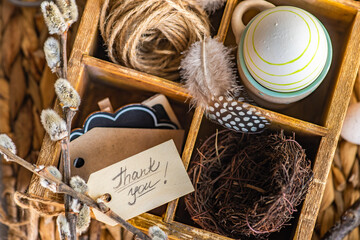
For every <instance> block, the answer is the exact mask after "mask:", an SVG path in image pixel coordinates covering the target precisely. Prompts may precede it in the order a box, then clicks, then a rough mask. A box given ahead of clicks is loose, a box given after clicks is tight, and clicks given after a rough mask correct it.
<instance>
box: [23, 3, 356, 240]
mask: <svg viewBox="0 0 360 240" xmlns="http://www.w3.org/2000/svg"><path fill="white" fill-rule="evenodd" d="M349 1H350V0H349ZM270 2H272V3H274V4H275V5H292V6H297V7H300V8H303V9H305V10H307V11H309V12H311V13H312V14H314V15H315V16H316V17H318V18H319V19H320V20H321V21H322V22H323V24H324V25H325V27H326V28H327V30H328V32H329V34H330V37H331V39H332V44H333V52H334V54H333V62H332V65H331V68H330V71H329V73H328V75H327V77H326V79H325V80H324V82H323V83H322V84H321V86H320V87H319V88H318V89H317V90H316V91H315V92H314V93H313V94H312V95H310V96H309V97H308V98H306V99H304V100H302V101H300V102H298V103H296V104H294V105H293V107H291V108H289V109H287V110H282V111H270V110H266V109H265V110H264V111H265V113H266V115H267V117H268V118H269V119H271V120H272V125H271V129H273V130H274V131H279V130H280V129H285V131H287V132H288V133H290V132H295V133H296V139H297V140H298V141H299V142H300V143H301V144H302V145H303V146H304V148H305V149H306V152H307V155H308V157H309V158H310V159H311V161H312V166H313V172H314V178H313V182H312V184H311V187H310V189H309V191H308V193H307V195H306V198H305V200H304V202H303V204H302V206H301V207H300V208H299V211H298V213H297V214H296V215H295V218H294V220H293V221H292V222H291V225H289V226H287V227H285V228H284V229H283V230H281V232H280V233H275V234H272V235H270V239H290V238H293V239H311V236H312V231H313V228H314V225H315V221H316V218H317V214H318V211H319V206H320V202H321V199H322V196H323V193H324V188H325V183H326V180H327V176H328V173H329V170H330V166H331V162H332V159H333V156H334V152H335V148H336V144H337V141H338V138H339V134H340V130H341V125H342V122H343V119H344V116H345V113H346V109H347V106H348V103H349V100H350V95H351V92H352V88H353V84H354V81H355V76H356V73H357V69H358V68H359V63H360V58H359V54H358V49H359V47H360V41H359V39H360V14H359V12H358V9H357V8H356V7H354V6H351V5H346V4H344V2H345V3H346V1H345V0H342V1H341V2H339V1H334V0H317V1H313V0H287V1H285V0H270ZM236 5H237V1H236V0H228V1H227V4H226V6H225V8H223V9H222V10H220V11H219V12H218V13H219V14H220V15H221V22H220V18H219V21H218V23H216V21H215V23H214V28H215V29H218V31H217V36H218V37H219V39H220V40H222V41H224V42H225V44H226V45H234V36H233V34H232V32H231V30H230V29H231V28H229V26H230V20H231V15H232V11H233V9H234V7H235V6H236ZM100 7H101V1H99V0H88V1H87V4H86V7H85V10H84V13H83V16H82V19H81V23H80V26H79V30H78V33H77V37H76V39H75V43H74V46H73V49H72V53H71V57H70V61H69V71H68V79H69V80H70V81H71V83H72V84H73V86H75V88H76V89H77V90H78V91H79V92H80V94H81V95H82V99H83V101H82V106H81V108H80V110H79V113H78V117H77V118H76V119H75V122H74V126H81V124H82V122H83V120H84V119H85V117H86V116H87V114H89V113H91V112H92V111H94V110H97V105H96V103H97V101H98V100H100V99H102V98H104V97H107V96H110V98H111V100H112V101H113V105H114V107H120V106H122V105H124V104H127V103H134V102H139V101H141V100H144V99H146V98H147V97H149V96H151V95H153V94H154V93H162V94H164V95H166V96H167V97H168V98H169V99H170V102H171V104H172V106H173V107H174V109H175V112H176V114H177V115H178V116H179V117H181V118H180V121H181V124H182V125H183V127H184V128H185V130H186V136H187V137H186V138H187V140H186V142H185V145H184V148H183V151H182V160H183V163H184V165H185V167H186V168H187V167H188V165H189V162H190V160H191V156H192V153H193V151H194V149H196V147H198V146H199V144H200V142H201V141H204V140H205V139H206V138H207V137H208V136H210V135H211V134H212V133H214V129H216V128H221V127H220V126H218V125H214V124H212V123H210V122H209V121H208V120H206V119H205V118H203V113H204V110H203V109H201V108H196V109H192V110H189V109H190V108H189V105H188V101H187V102H186V100H187V99H188V98H189V97H190V96H189V95H188V94H187V92H186V90H185V89H184V88H183V86H182V85H181V84H180V83H177V82H171V81H168V80H166V79H162V78H159V77H155V76H151V75H149V74H145V73H141V72H139V71H136V70H132V69H129V68H126V67H123V66H119V65H116V64H113V63H111V62H108V61H106V60H104V59H101V58H100V57H99V56H101V55H102V54H101V51H103V50H101V49H99V48H100V47H99V46H101V44H99V42H100V41H101V40H100V39H101V37H100V36H99V32H98V22H99V15H100ZM59 151H60V149H59V146H58V145H57V144H54V143H52V142H51V141H50V140H49V138H48V136H46V137H45V139H44V142H43V146H42V149H41V152H40V156H39V159H38V164H42V165H54V164H55V163H56V162H57V159H58V156H59ZM37 183H38V179H37V177H35V176H34V177H33V179H32V182H31V185H30V188H29V193H30V194H35V195H38V196H43V197H44V196H45V197H51V196H50V195H49V193H48V192H46V191H45V190H44V189H43V188H40V187H39V186H38V184H37ZM189 219H190V217H189V215H188V214H187V212H186V209H185V207H184V202H183V200H182V199H177V200H175V201H173V202H170V203H169V204H167V208H166V210H165V209H164V211H162V212H160V213H144V214H142V215H140V216H138V217H135V218H133V219H131V220H130V223H132V224H134V225H135V226H137V227H139V228H140V229H142V230H144V231H146V230H147V229H148V227H150V226H152V225H158V226H160V227H161V228H163V229H164V230H165V231H166V232H167V233H168V234H169V237H170V239H229V238H226V237H224V236H220V235H218V234H215V233H212V232H209V231H205V230H203V229H200V228H199V227H197V226H196V224H194V223H193V222H192V221H191V220H189Z"/></svg>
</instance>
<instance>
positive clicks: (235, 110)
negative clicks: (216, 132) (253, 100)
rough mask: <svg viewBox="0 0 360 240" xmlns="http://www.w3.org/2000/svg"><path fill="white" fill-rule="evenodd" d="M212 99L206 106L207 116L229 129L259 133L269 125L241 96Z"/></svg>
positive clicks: (268, 121)
mask: <svg viewBox="0 0 360 240" xmlns="http://www.w3.org/2000/svg"><path fill="white" fill-rule="evenodd" d="M212 100H213V101H212V103H211V104H210V105H209V106H208V107H206V116H207V118H208V119H210V120H211V121H213V122H215V123H217V124H220V125H222V126H224V127H226V128H228V129H230V130H233V131H236V132H242V133H259V132H262V131H264V129H265V128H266V127H267V126H268V125H270V120H269V119H267V118H266V117H265V116H264V115H263V114H262V112H260V111H258V110H256V109H255V108H254V107H252V106H251V105H250V104H248V103H244V102H242V101H243V98H240V99H239V98H238V99H234V98H233V97H224V96H220V97H218V98H213V99H212Z"/></svg>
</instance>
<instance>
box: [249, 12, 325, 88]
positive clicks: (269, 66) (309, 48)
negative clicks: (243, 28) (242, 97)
mask: <svg viewBox="0 0 360 240" xmlns="http://www.w3.org/2000/svg"><path fill="white" fill-rule="evenodd" d="M243 52H244V59H245V63H246V66H247V68H248V70H249V72H250V74H251V75H252V76H253V78H254V79H255V80H256V81H257V82H258V83H259V84H261V85H263V86H264V87H266V88H268V89H271V90H273V91H277V92H294V91H298V90H300V89H303V88H305V87H306V86H308V85H309V84H311V83H312V82H313V81H314V80H315V79H316V78H317V77H318V76H319V74H320V73H321V71H322V70H323V68H324V65H325V63H326V59H327V53H328V46H327V40H326V36H325V33H324V30H323V28H322V26H321V24H320V23H319V20H317V19H316V18H315V17H314V16H313V15H312V14H310V13H309V12H307V11H305V10H303V9H300V8H296V7H291V6H279V7H276V8H272V9H268V10H265V11H263V12H261V13H259V14H258V15H257V16H256V18H255V19H254V20H253V21H252V22H251V24H250V25H249V28H248V30H247V32H246V35H245V41H244V45H243Z"/></svg>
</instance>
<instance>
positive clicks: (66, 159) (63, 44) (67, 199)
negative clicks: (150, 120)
mask: <svg viewBox="0 0 360 240" xmlns="http://www.w3.org/2000/svg"><path fill="white" fill-rule="evenodd" d="M68 29H69V27H68ZM68 29H67V30H65V32H64V33H63V34H61V35H60V51H61V67H60V68H61V73H62V78H64V79H67V35H68ZM63 112H64V115H65V121H66V127H67V132H68V137H66V138H65V139H63V140H61V152H62V160H63V167H64V181H65V184H67V185H69V183H70V178H71V169H70V152H69V139H70V132H71V123H72V119H73V117H74V116H75V111H72V110H70V109H69V108H63ZM71 199H72V198H71V196H69V195H65V196H64V205H65V217H66V219H67V221H68V222H69V228H70V240H76V215H75V213H72V212H71V209H70V205H71Z"/></svg>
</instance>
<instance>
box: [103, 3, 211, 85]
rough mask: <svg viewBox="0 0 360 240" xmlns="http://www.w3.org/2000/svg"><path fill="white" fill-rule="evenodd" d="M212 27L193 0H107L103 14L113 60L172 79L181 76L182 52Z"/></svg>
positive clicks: (104, 27)
mask: <svg viewBox="0 0 360 240" xmlns="http://www.w3.org/2000/svg"><path fill="white" fill-rule="evenodd" d="M209 29H210V26H209V20H208V16H207V15H206V13H205V11H204V10H203V9H202V8H201V7H200V6H198V5H197V4H196V2H195V1H193V0H161V1H158V0H147V1H144V0H117V1H114V0H105V1H104V4H103V6H102V9H101V15H100V31H101V35H102V37H103V39H104V41H105V44H106V45H107V48H108V49H107V51H108V55H109V57H110V59H111V61H113V62H115V63H118V64H122V65H125V66H127V67H130V68H134V69H137V70H140V71H142V72H146V73H149V74H153V75H156V76H159V77H163V78H166V79H169V80H176V79H178V78H179V73H178V70H179V65H180V60H181V58H182V56H181V53H182V52H183V51H185V50H187V49H188V48H189V47H190V45H191V44H192V43H194V42H196V41H198V40H201V39H203V38H204V36H208V35H209V34H210V30H209Z"/></svg>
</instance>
